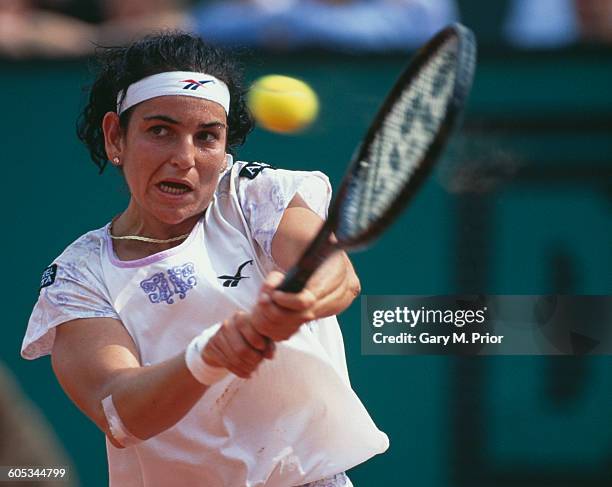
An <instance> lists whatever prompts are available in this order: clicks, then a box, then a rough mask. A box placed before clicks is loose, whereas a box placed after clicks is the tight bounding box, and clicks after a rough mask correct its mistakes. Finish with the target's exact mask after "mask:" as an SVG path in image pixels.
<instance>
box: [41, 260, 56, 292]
mask: <svg viewBox="0 0 612 487" xmlns="http://www.w3.org/2000/svg"><path fill="white" fill-rule="evenodd" d="M56 275H57V264H51V265H50V266H49V267H47V268H46V269H45V270H44V271H43V274H42V277H41V278H40V287H39V288H38V292H40V291H41V290H42V288H43V287H48V286H50V285H51V284H53V283H54V282H55V276H56Z"/></svg>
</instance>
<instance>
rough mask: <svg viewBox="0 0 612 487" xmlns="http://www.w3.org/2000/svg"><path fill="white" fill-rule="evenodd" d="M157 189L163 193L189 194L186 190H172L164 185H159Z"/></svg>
mask: <svg viewBox="0 0 612 487" xmlns="http://www.w3.org/2000/svg"><path fill="white" fill-rule="evenodd" d="M159 189H161V190H162V191H163V192H164V193H170V194H185V193H187V192H189V189H188V188H174V187H172V186H169V185H167V184H164V183H160V184H159Z"/></svg>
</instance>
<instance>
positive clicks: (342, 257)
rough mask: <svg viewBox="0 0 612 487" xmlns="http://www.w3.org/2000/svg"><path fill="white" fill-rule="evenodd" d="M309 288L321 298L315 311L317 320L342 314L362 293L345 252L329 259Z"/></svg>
mask: <svg viewBox="0 0 612 487" xmlns="http://www.w3.org/2000/svg"><path fill="white" fill-rule="evenodd" d="M330 276H334V277H333V278H331V279H330ZM308 287H309V288H311V289H313V290H314V292H315V293H317V295H318V296H321V299H319V300H318V301H317V303H316V305H315V309H314V311H315V315H316V317H317V318H322V317H325V316H331V315H337V314H340V313H342V312H343V311H344V310H345V309H346V308H348V307H349V306H350V305H351V303H352V302H353V301H354V300H355V298H356V297H357V296H358V295H359V293H360V292H361V285H360V283H359V279H358V277H357V274H355V270H354V268H353V265H352V264H351V261H350V260H349V258H348V256H347V255H346V253H344V252H336V253H334V254H333V255H332V256H331V257H329V258H328V259H327V260H326V261H325V262H324V263H323V265H322V266H321V267H320V268H319V269H318V270H317V272H315V274H314V275H313V276H312V278H311V282H310V283H309V284H308Z"/></svg>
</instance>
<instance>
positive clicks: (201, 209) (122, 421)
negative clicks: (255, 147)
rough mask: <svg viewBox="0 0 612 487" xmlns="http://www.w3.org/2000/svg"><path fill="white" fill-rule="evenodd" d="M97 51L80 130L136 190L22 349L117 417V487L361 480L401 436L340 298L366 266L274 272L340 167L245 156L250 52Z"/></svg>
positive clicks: (174, 47) (56, 270)
mask: <svg viewBox="0 0 612 487" xmlns="http://www.w3.org/2000/svg"><path fill="white" fill-rule="evenodd" d="M100 60H101V69H100V71H99V75H98V77H97V79H96V81H95V82H94V84H93V86H92V88H91V93H90V97H89V103H88V104H87V106H86V107H85V109H84V111H83V114H82V116H81V119H80V122H79V136H80V138H81V139H82V140H83V141H84V142H85V144H86V145H87V146H88V148H89V150H90V152H91V156H92V158H93V161H94V162H95V163H96V164H97V165H98V167H99V169H100V170H103V169H104V168H105V167H106V165H107V162H108V161H111V163H112V164H113V165H114V166H116V167H117V168H119V170H120V171H121V172H122V174H123V176H124V178H125V181H126V183H127V186H128V187H129V190H130V200H129V204H128V206H127V208H126V209H125V210H124V211H123V212H122V213H121V214H119V215H118V216H116V217H115V218H113V219H112V221H110V222H109V223H108V224H107V225H105V226H104V227H103V228H100V229H97V230H93V231H91V232H88V233H86V234H85V235H83V236H82V237H80V238H78V239H77V240H76V241H75V242H73V243H72V244H70V245H69V246H68V247H67V248H66V250H65V251H64V252H63V253H62V254H61V255H60V256H59V257H58V258H57V259H55V260H54V262H53V263H52V264H51V265H50V266H49V267H48V268H47V269H45V272H44V274H43V278H42V282H41V291H40V296H39V299H38V302H37V303H36V305H35V307H34V310H33V312H32V316H31V318H30V322H29V324H28V329H27V332H26V336H25V339H24V342H23V347H22V355H23V356H24V357H25V358H28V359H34V358H37V357H40V356H43V355H46V354H51V358H52V365H53V370H54V371H55V374H56V376H57V378H58V380H59V382H60V383H61V385H62V387H63V388H64V390H65V391H66V393H67V394H68V396H69V397H70V398H71V399H72V400H73V401H74V403H75V404H76V405H77V407H78V408H79V409H81V410H82V411H83V412H84V413H85V414H86V415H87V416H88V417H89V418H90V419H91V420H92V421H94V422H95V423H96V424H97V425H98V426H99V428H100V429H101V430H102V431H103V432H104V433H105V434H106V438H107V452H108V462H109V475H110V484H111V485H112V486H113V487H124V486H125V487H127V486H129V487H139V486H142V487H145V486H146V487H166V486H170V485H185V486H202V487H204V486H206V487H217V486H220V487H222V486H227V487H241V486H248V487H254V486H272V487H274V486H278V487H285V486H301V485H309V486H335V487H340V486H350V485H351V482H350V480H349V479H348V478H347V476H346V475H345V473H344V472H345V470H347V469H349V468H351V467H353V466H355V465H357V464H359V463H361V462H363V461H365V460H367V459H368V458H370V457H372V456H373V455H376V454H378V453H381V452H383V451H384V450H385V449H386V448H387V446H388V440H387V437H386V435H385V434H384V433H382V432H380V431H379V430H378V429H377V428H376V426H375V425H374V423H373V422H372V420H371V419H370V417H369V415H368V413H367V411H366V410H365V408H364V407H363V405H362V404H361V402H360V401H359V399H358V398H357V396H356V395H355V393H354V392H353V390H352V389H351V386H350V383H349V378H348V374H347V369H346V362H345V357H344V347H343V341H342V335H341V333H340V329H339V326H338V323H337V321H336V318H335V316H334V315H336V314H337V313H340V312H341V311H343V310H344V309H345V308H347V307H348V306H349V305H350V303H351V302H352V301H353V299H354V298H355V296H356V295H357V294H358V292H359V281H358V279H357V277H356V275H355V273H354V271H353V268H352V266H351V264H350V262H349V260H348V258H347V256H346V255H345V254H344V253H341V252H339V253H337V254H336V255H335V256H333V257H332V258H330V259H329V260H328V261H327V262H326V263H325V264H324V265H323V266H322V267H321V268H320V269H319V270H318V271H317V272H316V273H315V275H314V276H313V277H312V279H311V280H310V281H309V282H308V285H307V287H306V288H305V289H304V290H303V291H301V292H300V293H297V294H290V293H283V292H280V291H275V290H274V288H275V286H277V285H278V284H279V283H280V282H281V281H282V277H283V273H282V272H283V271H284V270H286V269H288V268H289V267H291V266H292V265H293V264H294V263H295V261H296V260H297V259H298V258H299V256H300V254H301V252H302V251H303V249H304V248H305V247H306V245H307V243H308V242H309V241H310V239H311V238H312V237H313V236H314V235H315V234H316V233H317V230H318V229H319V228H320V226H321V223H322V219H323V218H325V214H326V210H327V206H328V204H329V200H330V192H331V190H330V186H329V182H328V180H327V178H326V177H325V176H324V175H323V174H322V173H320V172H299V171H286V170H281V169H274V168H272V167H270V166H268V165H266V164H261V163H244V162H236V163H233V162H232V157H231V155H230V154H231V152H232V150H233V149H234V148H235V147H236V146H239V145H240V144H242V143H243V142H244V140H245V138H246V135H247V134H248V132H249V131H250V130H251V128H252V121H251V118H250V116H249V114H248V112H247V111H246V109H245V103H244V91H243V89H242V87H241V81H240V78H239V74H238V71H237V70H236V67H235V65H234V64H233V62H232V61H231V60H229V59H228V57H227V55H226V54H224V53H221V52H220V51H218V50H216V49H213V48H211V47H208V46H206V45H205V44H204V43H203V42H202V41H201V40H200V39H198V38H196V37H192V36H190V35H186V34H181V33H172V34H169V33H165V34H160V35H156V36H150V37H147V38H145V39H143V40H140V41H137V42H135V43H134V44H132V45H130V46H129V47H125V48H111V49H106V50H104V52H103V53H102V55H101V57H100ZM110 216H111V215H109V218H110Z"/></svg>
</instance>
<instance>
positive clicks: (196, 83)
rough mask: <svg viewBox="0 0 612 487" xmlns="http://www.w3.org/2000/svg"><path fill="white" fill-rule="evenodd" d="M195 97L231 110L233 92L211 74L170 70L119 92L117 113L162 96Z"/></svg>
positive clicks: (144, 79) (226, 110)
mask: <svg viewBox="0 0 612 487" xmlns="http://www.w3.org/2000/svg"><path fill="white" fill-rule="evenodd" d="M167 95H173V96H177V95H182V96H194V97H196V98H204V99H206V100H210V101H214V102H216V103H218V104H219V105H221V106H222V107H223V108H224V109H225V113H226V114H227V113H228V112H229V105H230V94H229V90H228V89H227V85H226V84H225V83H224V82H223V81H221V80H219V79H217V78H215V77H214V76H210V75H209V74H202V73H193V72H191V71H169V72H166V73H159V74H154V75H153V76H148V77H146V78H143V79H141V80H140V81H137V82H136V83H132V84H131V85H130V86H128V89H127V93H126V94H125V97H124V96H123V91H120V92H119V94H118V95H117V114H119V115H121V114H122V113H123V112H124V111H126V110H127V109H128V108H130V107H133V106H134V105H136V104H138V103H140V102H143V101H145V100H149V99H151V98H156V97H158V96H167Z"/></svg>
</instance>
